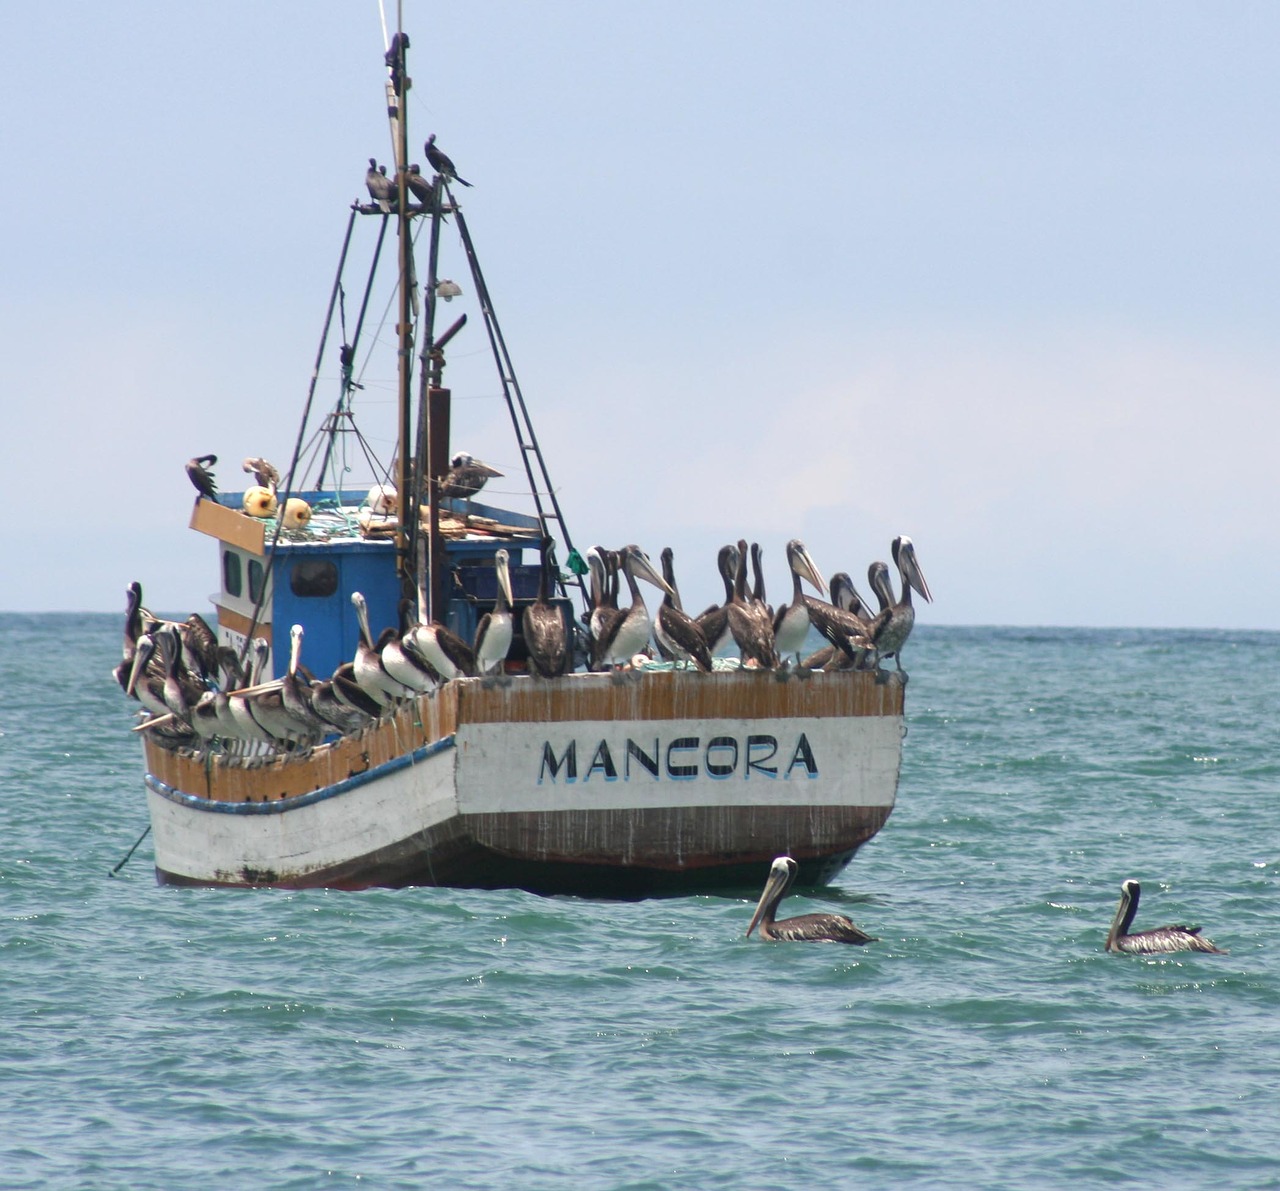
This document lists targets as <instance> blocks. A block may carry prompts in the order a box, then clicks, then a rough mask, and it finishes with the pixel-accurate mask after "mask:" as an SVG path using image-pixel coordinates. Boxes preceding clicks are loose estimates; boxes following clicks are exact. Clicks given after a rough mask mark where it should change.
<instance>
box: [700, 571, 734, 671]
mask: <svg viewBox="0 0 1280 1191" xmlns="http://www.w3.org/2000/svg"><path fill="white" fill-rule="evenodd" d="M716 567H717V569H718V570H719V572H720V578H721V579H722V580H723V581H724V603H722V604H712V605H711V607H710V608H708V609H707V610H706V611H705V612H703V613H701V614H700V615H698V616H696V617H695V618H694V619H695V620H696V621H697V622H698V627H699V628H700V629H701V630H702V635H703V636H704V637H706V639H707V647H708V648H709V649H710V650H711V652H712V653H713V654H717V653H722V652H723V651H724V650H726V649H728V648H729V646H730V645H732V644H733V634H732V633H731V632H730V631H729V605H730V604H731V603H732V602H733V580H734V575H735V574H736V573H737V570H738V547H737V546H721V547H720V553H719V554H718V555H717V556H716Z"/></svg>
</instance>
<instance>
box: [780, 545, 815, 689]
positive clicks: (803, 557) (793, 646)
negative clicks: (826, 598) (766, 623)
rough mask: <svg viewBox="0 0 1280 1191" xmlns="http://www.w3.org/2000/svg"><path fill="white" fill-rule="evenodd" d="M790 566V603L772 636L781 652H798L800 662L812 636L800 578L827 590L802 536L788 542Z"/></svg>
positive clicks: (787, 653)
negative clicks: (801, 652) (810, 635)
mask: <svg viewBox="0 0 1280 1191" xmlns="http://www.w3.org/2000/svg"><path fill="white" fill-rule="evenodd" d="M787 566H788V567H790V568H791V603H789V604H783V605H782V607H781V608H779V609H778V611H777V614H776V615H775V616H774V618H773V637H774V641H775V643H776V644H777V647H778V653H779V655H781V656H783V657H786V656H787V655H789V654H795V659H796V662H797V664H798V663H799V661H800V651H801V650H802V649H803V648H804V642H805V638H806V637H807V636H808V635H809V624H810V621H809V609H808V608H807V607H806V606H805V602H804V590H803V588H802V587H801V586H800V584H801V581H802V580H804V579H808V580H809V582H810V583H812V584H813V586H814V587H816V588H817V589H818V590H819V591H826V589H827V585H826V584H825V583H824V582H823V581H822V576H821V575H820V574H819V573H818V567H817V564H816V563H815V562H814V561H813V559H812V558H811V557H810V555H809V551H808V550H806V549H805V545H804V543H803V542H802V541H801V540H800V539H799V538H792V539H791V541H789V542H788V543H787Z"/></svg>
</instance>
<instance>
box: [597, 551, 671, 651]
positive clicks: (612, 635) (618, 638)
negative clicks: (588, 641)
mask: <svg viewBox="0 0 1280 1191" xmlns="http://www.w3.org/2000/svg"><path fill="white" fill-rule="evenodd" d="M620 554H621V564H620V569H621V571H622V573H623V574H624V575H625V576H626V578H627V588H628V589H629V590H630V592H631V605H630V607H628V608H627V609H625V610H624V611H621V612H620V613H619V615H618V616H616V617H614V618H613V619H612V620H610V621H609V623H608V624H607V625H606V626H605V629H604V634H603V636H602V637H601V638H600V640H599V642H598V643H597V648H598V653H599V658H600V661H601V663H603V664H611V665H618V666H621V665H625V664H626V663H628V662H630V661H631V659H632V658H633V657H634V656H635V655H636V654H637V653H639V652H640V650H642V649H644V648H645V647H646V646H647V645H648V644H649V631H650V628H651V626H652V621H651V620H650V619H649V609H648V608H646V607H645V604H644V598H643V597H642V596H641V595H640V587H639V584H637V582H636V580H637V579H643V580H644V581H645V582H646V583H652V584H653V585H654V587H656V588H658V589H659V590H661V591H664V592H669V591H670V590H671V588H670V586H669V585H668V584H667V581H666V580H665V579H664V578H663V577H662V576H661V575H660V574H658V572H657V571H656V570H655V569H654V566H653V563H651V562H650V561H649V556H648V555H647V554H646V553H645V552H644V551H643V550H641V549H640V547H639V546H635V545H631V546H623V548H622V550H621V551H620Z"/></svg>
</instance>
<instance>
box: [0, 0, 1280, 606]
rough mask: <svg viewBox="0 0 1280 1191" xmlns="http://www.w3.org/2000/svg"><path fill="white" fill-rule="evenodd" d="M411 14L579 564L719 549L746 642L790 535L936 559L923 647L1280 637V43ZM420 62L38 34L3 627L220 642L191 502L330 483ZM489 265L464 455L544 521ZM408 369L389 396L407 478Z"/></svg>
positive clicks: (1159, 12) (148, 7)
mask: <svg viewBox="0 0 1280 1191" xmlns="http://www.w3.org/2000/svg"><path fill="white" fill-rule="evenodd" d="M388 7H389V16H390V19H391V20H392V21H393V22H394V7H395V6H394V3H390V4H389V6H388ZM404 9H405V27H406V29H407V30H408V32H409V34H410V37H411V49H410V55H409V73H410V74H411V76H412V78H413V80H414V89H413V92H412V96H411V103H410V107H409V116H410V129H411V143H412V144H413V145H414V146H415V149H414V151H413V152H412V153H411V157H415V158H416V157H420V156H421V154H420V147H421V142H422V140H423V138H425V136H426V135H427V133H429V132H435V133H436V134H437V135H438V138H439V143H440V145H441V146H442V147H443V148H444V149H445V150H446V152H448V153H449V154H450V155H451V156H452V158H453V160H454V161H455V162H456V164H457V167H458V170H459V172H460V173H461V174H462V175H463V176H464V177H466V178H468V179H469V180H470V181H471V182H473V183H474V186H473V187H472V188H471V189H469V190H460V191H459V192H458V197H459V198H460V200H461V201H462V202H463V203H464V204H465V212H466V216H467V220H468V224H469V226H470V229H471V232H472V235H473V237H474V239H475V242H476V247H477V251H478V254H479V256H480V258H481V261H482V263H483V266H484V270H485V276H486V279H487V281H488V285H489V288H490V291H491V292H492V294H493V298H494V305H495V309H496V312H497V314H498V317H499V319H500V321H501V324H502V330H503V332H504V334H505V337H506V340H507V343H508V346H509V348H510V350H511V354H512V357H513V360H514V363H515V367H516V370H517V374H518V376H519V379H520V383H521V386H522V389H523V391H524V395H525V398H526V400H527V402H528V403H529V407H530V411H531V415H532V418H533V422H534V427H535V430H536V432H537V435H538V438H539V440H540V442H541V444H542V447H543V449H544V452H545V455H546V459H547V464H548V467H549V469H550V472H551V475H552V477H553V480H554V483H555V485H556V489H557V493H558V496H559V499H560V502H561V505H562V507H563V510H564V513H565V517H566V521H567V523H568V526H569V529H570V532H571V534H572V536H573V539H574V542H575V544H576V545H578V546H579V548H581V549H585V547H586V546H587V545H589V544H591V543H596V542H598V543H603V544H605V545H614V546H617V545H622V544H623V543H626V542H637V543H639V544H640V545H641V546H643V547H644V548H645V549H646V550H647V551H648V552H649V553H650V555H652V556H653V557H655V558H656V557H657V555H658V552H659V551H660V550H661V548H662V547H663V546H664V545H670V546H672V547H673V548H674V550H675V555H676V568H677V575H678V578H679V582H680V586H681V590H682V593H683V595H684V601H685V603H686V605H689V606H692V607H693V608H694V609H695V610H699V609H701V608H702V607H704V606H705V605H706V604H707V603H710V602H711V601H712V600H713V599H715V598H716V597H717V594H718V591H719V580H718V578H717V576H716V572H715V564H714V560H715V554H716V550H717V549H718V547H719V546H720V545H721V544H722V543H724V542H726V541H732V540H736V539H738V538H740V537H742V538H746V539H748V540H758V541H760V542H761V543H762V544H763V545H764V549H765V564H766V573H767V575H768V580H769V590H770V594H771V596H773V597H775V598H778V599H781V598H783V597H784V596H785V594H786V593H787V592H788V591H789V578H788V577H787V574H786V566H785V554H784V550H785V544H786V542H787V540H788V539H790V538H792V537H799V538H801V539H803V540H804V541H805V542H806V543H807V545H808V547H809V550H810V552H811V554H812V555H813V556H814V558H815V560H816V561H817V563H818V565H819V567H820V568H821V569H822V570H823V572H824V573H825V574H826V575H827V576H828V577H829V576H830V575H831V573H833V572H835V571H839V570H845V571H848V572H850V573H851V574H852V575H853V576H854V579H855V582H858V583H859V585H860V586H861V587H862V589H863V591H864V594H867V593H866V587H865V582H864V580H863V577H864V576H865V573H866V567H867V564H868V563H870V562H871V561H872V560H873V559H886V560H887V559H888V558H889V546H890V542H891V541H892V539H893V537H894V536H895V535H897V534H902V533H905V534H908V535H910V536H911V538H912V539H913V541H914V542H915V545H916V550H917V556H918V559H919V561H920V564H921V566H922V569H923V570H924V573H925V575H926V577H927V579H928V582H929V585H930V587H931V588H932V591H933V595H934V600H935V602H934V604H933V605H932V606H930V607H928V608H927V609H924V610H922V611H920V612H919V613H918V620H919V621H920V622H925V623H927V622H932V623H936V624H1009V625H1101V626H1108V625H1138V626H1153V627H1221V628H1257V629H1280V601H1278V600H1277V595H1278V594H1280V561H1278V560H1280V549H1278V547H1280V527H1278V525H1277V516H1276V504H1277V502H1276V488H1277V479H1276V477H1277V471H1278V470H1280V465H1278V463H1277V447H1278V444H1280V400H1277V398H1278V397H1280V344H1278V343H1277V336H1276V327H1277V325H1278V323H1280V217H1278V215H1277V213H1278V212H1280V153H1278V152H1277V149H1278V148H1280V145H1278V141H1280V72H1277V71H1276V70H1275V63H1274V47H1275V46H1276V45H1277V44H1280V8H1277V7H1276V6H1274V5H1269V4H1262V3H1229V4H1217V5H1209V4H1204V3H1198V4H1188V3H1178V2H1176V0H1172V2H1170V0H1162V2H1160V3H1147V2H1142V0H1137V2H1134V3H1129V4H1124V5H1116V4H1114V3H1110V2H1106V3H1102V2H1097V3H1093V2H1083V3H1071V4H1066V3H1042V4H1020V3H1012V2H1007V3H980V2H974V3H960V2H956V0H936V2H930V0H920V2H917V3H912V4H892V5H890V4H883V3H859V2H854V0H848V2H843V3H834V2H831V3H817V2H801V3H797V4H792V5H779V4H776V3H765V2H762V0H734V2H732V3H730V2H729V0H706V2H704V3H700V4H697V5H690V4H688V3H675V2H666V0H655V2H653V3H646V4H643V5H627V6H623V5H618V4H602V3H598V2H586V0H582V2H577V3H572V2H568V0H542V2H540V3H538V4H536V5H535V4H527V3H515V2H507V3H497V2H487V0H477V2H475V3H471V4H466V5H456V4H455V5H443V4H439V3H426V2H425V0H405V5H404ZM382 50H383V41H382V29H381V24H380V21H379V15H378V6H377V3H376V0H342V2H338V0H308V2H307V3H301V2H296V3H284V2H276V3H268V4H264V3H261V0H253V2H250V0H224V2H220V3H219V4H217V5H174V4H166V5H161V4H157V3H139V2H136V0H118V2H116V3H113V4H111V5H102V4H89V3H84V2H76V0H70V2H68V3H62V4H59V5H56V6H48V5H21V6H12V10H11V11H9V12H8V13H7V14H6V36H5V38H4V40H3V45H0V110H2V111H3V112H4V113H5V115H4V117H3V125H4V141H5V144H6V148H7V152H6V154H5V159H6V166H5V169H6V172H7V174H8V176H7V177H6V179H5V182H6V185H4V186H3V188H0V208H2V212H0V213H2V214H3V225H2V226H3V228H4V232H3V242H4V253H3V261H2V263H0V345H3V349H4V359H5V362H6V372H7V380H6V381H5V383H4V385H3V396H0V409H2V410H3V432H2V433H0V477H3V480H2V481H0V484H2V490H3V492H4V493H5V496H6V501H5V504H6V507H7V515H6V516H5V517H4V518H3V519H2V520H0V558H2V559H3V560H4V561H3V562H2V563H0V610H14V611H46V610H76V611H94V610H96V611H112V610H117V609H119V610H121V611H123V606H124V590H125V587H126V585H127V584H128V583H129V582H130V581H131V580H134V579H138V580H140V581H141V582H142V584H143V589H144V592H145V594H146V601H147V603H148V605H150V606H152V607H155V608H160V609H164V610H167V611H185V610H197V611H203V612H208V611H209V606H208V603H207V601H208V596H209V594H210V593H211V592H212V591H213V590H214V588H215V586H216V585H217V546H216V543H215V542H214V541H213V540H212V539H210V538H206V537H204V536H202V535H200V534H198V533H195V532H192V531H190V530H188V529H187V520H188V517H189V515H190V510H191V502H192V499H193V496H194V493H193V491H192V489H191V487H190V485H189V483H188V481H187V478H186V476H185V474H184V470H183V465H184V464H185V462H186V460H187V459H188V458H190V457H191V456H193V455H197V454H204V453H214V454H217V455H218V456H219V460H220V462H219V466H218V467H217V468H216V469H215V471H216V472H217V474H218V477H219V482H220V484H221V486H222V487H223V488H224V489H227V490H236V489H238V488H240V487H241V486H242V482H243V480H244V479H245V477H244V475H243V473H242V472H241V471H240V467H239V461H240V460H241V459H243V458H244V457H245V456H247V455H265V456H266V457H267V458H270V459H273V460H274V461H276V462H277V464H279V465H281V466H284V465H286V464H287V463H288V460H289V458H290V456H291V454H292V451H293V447H294V441H295V437H296V436H297V433H298V420H299V417H300V415H301V411H302V408H303V404H304V402H305V399H306V396H307V390H308V385H309V382H310V377H311V370H312V365H313V361H314V357H315V354H316V350H317V344H318V342H319V337H320V332H321V329H322V322H323V316H324V311H325V305H326V302H327V300H328V294H329V289H330V286H331V284H332V282H333V277H334V271H335V268H336V266H337V260H338V251H339V248H340V245H341V240H342V235H343V232H344V230H345V226H346V220H347V215H348V206H349V204H350V203H351V202H352V201H353V200H355V199H363V198H365V192H364V184H363V182H364V171H365V168H366V163H367V159H368V158H369V157H370V156H377V157H378V158H379V160H383V161H385V160H387V159H388V158H389V157H390V139H389V134H388V130H387V123H386V118H385V110H384V103H383V95H382V84H383V79H384V78H385V70H384V68H383V65H382ZM375 225H376V221H375V220H369V219H366V220H361V221H359V226H358V227H357V230H356V242H355V246H354V247H353V250H352V251H353V259H354V258H357V257H358V258H359V260H360V265H359V267H358V268H354V267H353V268H354V271H353V272H351V273H350V274H349V275H348V277H347V279H346V289H347V306H348V318H349V319H351V318H352V317H353V312H354V308H355V305H356V303H357V302H358V295H359V292H360V287H361V280H360V278H361V277H362V275H363V270H364V268H365V267H366V266H365V262H366V261H367V253H368V251H369V248H370V245H371V243H372V237H373V235H374V231H375ZM450 254H452V255H450ZM444 260H445V264H444V267H443V268H442V272H444V273H446V274H447V275H453V276H454V277H455V279H456V280H458V282H459V283H460V284H461V285H462V287H463V290H464V296H463V297H462V298H460V299H458V301H457V302H455V303H454V304H453V305H452V306H451V307H448V308H445V310H446V321H447V320H448V318H449V317H452V316H455V315H456V314H458V313H461V312H463V311H467V312H468V313H469V315H470V318H471V323H470V325H469V326H468V328H467V329H466V330H465V331H464V332H463V333H462V334H461V335H460V336H459V337H458V339H456V340H455V342H454V345H453V347H452V349H451V352H450V356H449V369H448V373H447V378H448V380H449V382H450V385H451V387H452V389H453V391H454V413H453V445H454V448H455V449H459V450H468V451H470V452H472V453H473V454H475V455H476V456H478V457H480V458H482V459H485V460H487V461H489V462H491V463H493V464H494V465H495V466H497V467H499V468H501V469H502V470H503V471H504V472H507V473H508V477H509V478H508V479H504V480H502V481H493V484H492V498H493V500H494V501H495V503H501V502H500V500H499V498H500V497H502V498H506V497H507V496H508V495H509V492H510V490H509V489H508V488H506V487H504V485H507V484H510V485H511V487H512V489H513V488H514V484H513V483H512V479H513V478H514V473H516V472H518V471H519V470H520V466H521V465H520V460H519V455H518V452H517V451H516V449H515V446H514V440H513V438H512V435H511V430H510V424H509V421H508V418H507V414H506V411H505V407H504V405H503V403H502V399H501V392H500V388H499V384H498V381H497V377H496V373H495V371H494V369H493V367H492V363H491V361H490V359H489V357H488V348H487V343H486V340H485V337H484V333H483V329H482V325H481V322H480V320H479V316H478V311H477V310H476V307H475V305H474V303H473V301H472V300H471V299H472V295H473V293H474V286H473V285H472V284H471V283H470V279H469V278H468V277H467V276H466V269H465V264H464V263H462V261H461V258H460V257H459V256H458V255H457V247H456V244H454V243H452V242H451V241H450V242H447V243H446V246H445V257H444ZM375 306H376V309H375V310H374V312H373V314H371V315H370V319H371V320H372V321H373V323H380V320H381V319H382V314H383V310H384V308H385V300H380V301H379V302H377V303H375ZM393 321H394V319H389V320H388V321H387V322H386V323H385V324H381V326H380V335H378V336H377V338H379V339H380V340H381V341H382V342H383V343H385V342H388V341H389V339H390V337H391V335H392V330H391V323H392V322H393ZM370 338H371V339H372V338H374V336H372V335H371V336H370ZM336 365H337V361H336V355H335V349H334V348H333V346H332V345H331V347H330V350H329V352H328V353H327V356H326V358H325V360H324V361H323V362H322V364H321V368H320V374H319V379H318V383H317V403H318V407H319V408H328V407H330V406H331V405H332V403H333V401H334V400H335V399H336V397H337V379H336V374H337V366H336ZM390 367H391V366H390V364H389V363H387V364H386V365H385V366H384V365H382V364H380V363H379V362H378V360H377V358H376V356H371V357H370V358H369V360H368V363H367V364H365V363H363V362H362V376H363V380H364V383H365V389H364V391H363V397H364V398H365V401H364V402H362V404H361V405H360V406H359V407H357V413H358V417H359V418H360V419H361V425H362V426H363V427H364V428H365V432H366V434H367V435H368V437H369V439H370V441H372V442H373V443H374V444H375V445H376V446H377V447H378V448H379V449H380V450H385V449H387V442H388V438H389V436H390V433H391V430H390V427H391V424H392V408H393V407H392V405H391V401H392V396H393V388H392V380H391V372H390ZM366 419H367V421H366ZM370 478H371V477H370V476H369V475H367V474H364V473H363V472H362V470H361V468H359V467H357V468H356V469H355V471H353V472H352V474H351V477H350V479H351V483H352V485H353V486H356V487H358V486H359V485H360V484H363V483H367V482H368V481H369V479H370Z"/></svg>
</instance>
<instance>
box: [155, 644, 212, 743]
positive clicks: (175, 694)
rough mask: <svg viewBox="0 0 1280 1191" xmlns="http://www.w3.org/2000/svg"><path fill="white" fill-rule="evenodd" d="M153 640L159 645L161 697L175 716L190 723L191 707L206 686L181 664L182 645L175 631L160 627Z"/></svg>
mask: <svg viewBox="0 0 1280 1191" xmlns="http://www.w3.org/2000/svg"><path fill="white" fill-rule="evenodd" d="M155 640H156V644H157V645H158V646H159V647H160V661H161V668H162V670H163V672H164V683H163V685H162V687H161V697H162V698H163V699H164V702H165V706H167V707H168V709H169V710H170V711H171V712H172V713H173V715H174V716H175V718H177V719H180V720H184V721H185V722H187V723H190V722H191V709H192V708H193V707H194V706H195V705H196V704H197V703H199V702H200V697H201V696H202V695H203V694H204V693H205V690H206V689H207V688H206V687H205V686H204V684H203V683H201V682H198V681H197V680H196V678H195V676H194V675H193V674H191V673H190V672H189V671H188V670H187V669H186V668H185V667H184V666H183V665H182V645H181V642H180V640H179V638H178V634H177V633H176V632H174V631H173V630H172V629H169V628H165V629H161V630H160V631H159V632H157V633H156V634H155Z"/></svg>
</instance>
